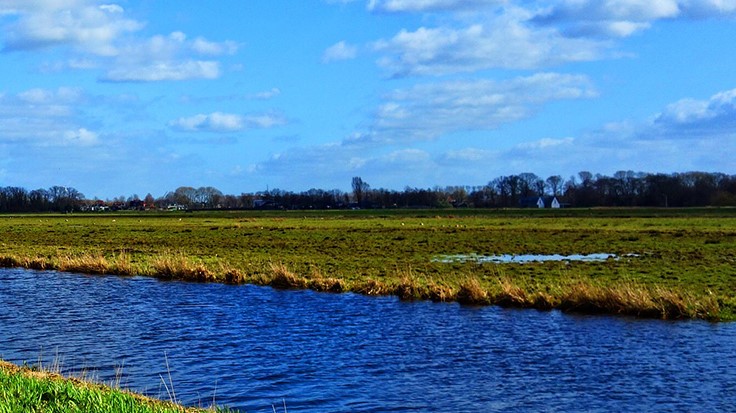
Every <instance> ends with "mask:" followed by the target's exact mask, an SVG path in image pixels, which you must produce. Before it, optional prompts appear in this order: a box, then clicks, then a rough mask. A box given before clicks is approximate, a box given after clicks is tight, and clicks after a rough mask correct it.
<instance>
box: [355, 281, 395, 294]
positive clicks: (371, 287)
mask: <svg viewBox="0 0 736 413" xmlns="http://www.w3.org/2000/svg"><path fill="white" fill-rule="evenodd" d="M353 291H355V292H356V293H359V294H365V295H373V296H381V295H389V294H391V288H389V287H388V286H387V285H386V284H385V283H384V282H382V281H378V280H374V279H369V280H367V281H364V282H362V283H360V284H357V285H356V286H355V287H354V288H353Z"/></svg>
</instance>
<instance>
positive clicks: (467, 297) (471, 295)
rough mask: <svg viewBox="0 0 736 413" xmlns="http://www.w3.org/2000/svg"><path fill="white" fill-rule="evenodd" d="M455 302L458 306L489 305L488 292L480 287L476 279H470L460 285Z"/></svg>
mask: <svg viewBox="0 0 736 413" xmlns="http://www.w3.org/2000/svg"><path fill="white" fill-rule="evenodd" d="M457 301H458V302H459V303H460V304H468V305H482V304H488V303H489V296H488V292H487V291H486V290H484V289H483V287H482V286H481V284H480V280H478V278H476V277H470V278H467V279H466V280H465V281H463V282H462V283H461V284H460V290H459V291H458V292H457Z"/></svg>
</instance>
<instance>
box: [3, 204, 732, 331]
mask: <svg viewBox="0 0 736 413" xmlns="http://www.w3.org/2000/svg"><path fill="white" fill-rule="evenodd" d="M601 253H603V254H615V255H616V257H617V258H609V259H607V260H604V261H599V262H584V261H570V260H565V261H546V262H530V263H523V264H521V263H506V264H494V263H478V262H476V261H474V260H469V261H465V262H463V261H462V260H448V259H443V258H446V257H447V256H453V255H475V256H496V255H504V254H511V255H525V254H536V255H554V254H560V255H565V256H569V255H576V254H601ZM0 264H2V265H5V266H25V267H29V268H38V269H41V268H50V269H59V270H69V271H82V272H88V273H99V274H106V273H117V274H121V275H133V274H142V275H151V276H158V277H162V278H180V279H191V280H198V281H222V282H236V283H239V282H251V283H258V284H269V285H274V286H276V287H281V288H314V289H317V290H327V291H336V292H339V291H356V292H360V293H365V294H396V295H399V296H401V297H402V298H406V299H434V300H448V301H460V302H466V303H469V304H501V305H511V306H526V307H536V308H540V309H546V308H562V309H566V310H574V311H583V312H604V313H620V314H631V315H639V316H653V317H663V318H706V319H713V320H724V319H726V320H732V319H735V318H736V209H733V208H725V209H724V208H719V209H585V210H579V209H563V210H536V209H535V210H475V209H464V210H457V209H456V210H379V211H375V210H374V211H369V210H362V211H232V212H230V211H215V212H207V211H201V212H193V213H185V212H170V213H149V212H146V213H118V214H109V213H101V214H70V215H0Z"/></svg>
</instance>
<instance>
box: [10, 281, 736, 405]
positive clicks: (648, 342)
mask: <svg viewBox="0 0 736 413" xmlns="http://www.w3.org/2000/svg"><path fill="white" fill-rule="evenodd" d="M0 303H1V304H2V305H0V356H2V357H3V358H5V359H7V360H9V361H13V362H16V363H22V362H23V361H28V362H31V363H34V362H36V361H37V360H38V358H39V355H41V357H42V358H43V359H44V361H45V363H50V362H51V360H52V359H53V358H54V357H55V355H56V354H57V353H58V357H59V358H60V360H61V363H62V365H63V367H64V368H65V369H66V370H67V371H71V370H73V371H79V370H81V369H87V370H88V371H93V372H95V374H96V376H97V377H98V378H99V379H100V380H103V381H107V382H111V381H113V380H114V377H115V368H116V367H119V366H121V365H122V366H123V371H124V377H123V380H122V385H124V386H127V387H130V388H132V389H137V390H143V391H145V392H148V393H149V394H152V395H154V396H155V395H158V396H161V397H164V398H166V391H165V389H163V385H162V382H161V375H163V377H167V374H166V358H168V362H169V365H170V367H171V376H172V381H173V383H174V387H175V391H176V394H177V396H178V397H180V398H181V399H182V400H183V401H184V402H185V403H187V404H190V405H205V406H207V405H209V404H210V403H211V401H212V399H213V398H214V399H215V400H216V401H217V402H218V403H221V404H227V405H230V406H233V407H237V408H241V409H243V410H247V411H248V412H271V411H272V409H271V406H272V405H276V406H280V405H281V403H282V399H285V400H286V403H287V407H288V410H289V411H290V412H348V411H349V412H473V413H477V412H488V411H507V410H508V411H530V412H536V411H552V412H556V411H560V412H562V411H565V412H567V411H601V412H603V411H605V412H608V411H632V410H641V411H729V410H733V408H734V406H735V405H736V324H726V323H724V324H709V323H706V322H698V321H688V322H663V321H656V320H635V319H629V318H614V317H602V316H597V317H590V316H571V315H566V314H562V313H560V312H557V311H552V312H538V311H534V310H507V309H500V308H497V307H465V306H460V305H458V304H438V303H431V302H402V301H399V300H397V299H396V298H392V297H381V298H372V297H364V296H359V295H354V294H340V295H333V294H322V293H315V292H311V291H277V290H272V289H269V288H262V287H255V286H228V285H220V284H194V283H183V282H160V281H156V280H153V279H147V278H117V277H90V276H82V275H75V274H64V273H54V272H29V271H25V270H0Z"/></svg>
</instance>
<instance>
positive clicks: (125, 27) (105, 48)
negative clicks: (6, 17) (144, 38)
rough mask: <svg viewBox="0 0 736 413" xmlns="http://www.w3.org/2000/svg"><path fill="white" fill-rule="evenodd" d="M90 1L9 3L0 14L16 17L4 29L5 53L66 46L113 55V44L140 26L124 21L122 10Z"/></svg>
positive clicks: (51, 0)
mask: <svg viewBox="0 0 736 413" xmlns="http://www.w3.org/2000/svg"><path fill="white" fill-rule="evenodd" d="M95 3H96V2H94V1H82V0H77V1H69V2H59V1H54V0H37V1H27V2H20V1H10V2H4V4H2V5H0V12H4V13H5V14H12V15H15V16H16V17H17V19H16V21H15V22H14V23H12V24H11V25H10V26H9V27H6V28H5V30H6V32H7V33H8V35H7V37H6V42H5V44H4V49H5V50H33V49H39V48H44V47H50V46H59V45H69V46H72V47H74V48H75V49H77V50H80V51H83V52H85V53H91V54H94V55H98V56H114V55H116V54H117V53H118V50H117V47H116V44H115V43H116V41H117V40H118V39H119V38H120V37H121V36H123V35H125V34H127V33H132V32H136V31H138V30H140V29H141V28H143V24H141V23H139V22H137V21H135V20H131V19H126V18H125V17H124V16H123V9H122V7H120V6H118V5H114V4H106V5H100V6H98V5H96V4H95Z"/></svg>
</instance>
